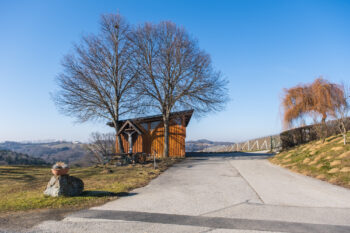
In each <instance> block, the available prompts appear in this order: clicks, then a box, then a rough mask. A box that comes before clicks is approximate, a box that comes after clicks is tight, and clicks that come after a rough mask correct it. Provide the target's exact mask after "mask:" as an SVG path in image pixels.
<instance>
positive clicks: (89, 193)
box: [0, 159, 175, 213]
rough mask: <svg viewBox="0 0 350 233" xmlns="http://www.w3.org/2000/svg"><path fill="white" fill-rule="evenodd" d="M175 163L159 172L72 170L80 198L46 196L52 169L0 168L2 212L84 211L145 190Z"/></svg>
mask: <svg viewBox="0 0 350 233" xmlns="http://www.w3.org/2000/svg"><path fill="white" fill-rule="evenodd" d="M174 162H175V160H170V159H168V160H163V161H160V162H159V163H158V169H153V166H152V164H147V165H135V166H132V165H129V166H125V167H109V169H111V170H112V173H106V172H104V168H101V167H87V168H71V170H70V172H69V174H70V175H72V176H76V177H78V178H80V179H82V180H83V181H84V185H85V188H84V193H83V194H82V195H81V196H77V197H59V198H54V197H45V196H44V195H43V191H44V190H45V188H46V185H47V183H48V181H49V179H50V177H51V176H52V174H51V171H50V168H49V167H39V166H0V197H1V198H0V213H1V212H3V213H4V212H11V211H19V210H33V209H42V208H53V209H54V208H83V207H89V206H93V205H98V204H102V203H105V202H106V201H108V200H113V199H116V198H118V196H119V194H122V193H125V192H129V191H130V190H132V189H135V188H138V187H142V186H144V185H146V184H148V183H149V181H150V180H151V179H153V178H155V177H156V176H158V175H159V174H160V173H161V172H162V171H164V170H165V169H166V168H167V167H169V166H171V165H172V164H173V163H174Z"/></svg>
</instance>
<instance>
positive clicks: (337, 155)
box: [270, 133, 350, 188]
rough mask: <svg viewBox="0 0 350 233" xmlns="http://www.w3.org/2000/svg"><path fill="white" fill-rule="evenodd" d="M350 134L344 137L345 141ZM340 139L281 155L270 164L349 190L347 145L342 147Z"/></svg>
mask: <svg viewBox="0 0 350 233" xmlns="http://www.w3.org/2000/svg"><path fill="white" fill-rule="evenodd" d="M349 137H350V133H349V134H348V138H349ZM342 139H343V137H342V135H336V136H331V137H329V138H327V139H326V141H325V142H324V143H322V140H319V141H313V142H310V143H307V144H304V145H300V146H297V147H294V148H292V149H289V150H286V151H283V152H281V153H279V154H277V155H275V156H274V157H272V158H270V162H272V163H274V164H277V165H280V166H282V167H285V168H288V169H290V170H292V171H295V172H298V173H301V174H304V175H308V176H312V177H315V178H318V179H321V180H325V181H328V182H330V183H333V184H336V185H341V186H343V187H347V188H350V143H347V144H346V145H344V144H343V140H342Z"/></svg>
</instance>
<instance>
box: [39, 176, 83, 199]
mask: <svg viewBox="0 0 350 233" xmlns="http://www.w3.org/2000/svg"><path fill="white" fill-rule="evenodd" d="M83 190H84V183H83V181H82V180H81V179H79V178H77V177H74V176H70V175H62V176H52V177H51V179H50V181H49V183H48V184H47V187H46V190H45V191H44V195H46V196H52V197H59V196H69V197H72V196H77V195H80V194H81V193H82V192H83Z"/></svg>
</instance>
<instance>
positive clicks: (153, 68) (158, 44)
mask: <svg viewBox="0 0 350 233" xmlns="http://www.w3.org/2000/svg"><path fill="white" fill-rule="evenodd" d="M131 40H132V42H133V46H134V56H133V58H134V59H135V64H137V65H138V76H139V79H138V84H137V85H136V88H137V92H138V94H139V95H140V98H139V101H141V102H142V104H141V105H142V106H144V107H145V108H152V109H156V111H159V112H160V113H161V114H162V115H163V122H164V152H163V154H164V156H165V157H167V156H168V155H169V123H170V122H169V118H170V113H171V112H172V111H174V110H183V109H194V110H195V112H196V114H199V113H206V112H209V111H216V110H219V109H221V108H222V107H223V104H224V103H225V102H226V101H227V89H226V84H227V82H226V80H224V79H223V78H222V76H221V74H220V73H219V72H217V71H215V70H214V69H213V67H212V62H211V59H210V56H209V55H208V54H207V53H205V52H204V51H203V50H201V49H200V48H199V47H198V42H197V41H196V40H194V39H192V38H191V37H190V36H189V34H188V33H187V32H186V31H185V30H184V29H183V28H180V27H177V26H176V25H175V24H174V23H172V22H161V23H159V24H150V23H146V24H144V25H142V26H139V27H138V28H137V29H136V30H135V32H134V33H133V36H132V39H131Z"/></svg>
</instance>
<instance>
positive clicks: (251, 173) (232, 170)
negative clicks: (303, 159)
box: [33, 153, 350, 233]
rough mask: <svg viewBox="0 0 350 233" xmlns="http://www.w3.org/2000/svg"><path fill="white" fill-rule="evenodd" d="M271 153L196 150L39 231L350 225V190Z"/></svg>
mask: <svg viewBox="0 0 350 233" xmlns="http://www.w3.org/2000/svg"><path fill="white" fill-rule="evenodd" d="M233 155H234V156H233ZM266 157H267V155H266V154H246V153H235V154H227V155H223V154H221V156H215V157H210V156H204V157H190V158H187V159H186V160H185V161H184V162H181V163H179V164H176V165H175V166H173V167H172V168H170V169H168V170H167V171H166V172H165V173H163V174H162V175H160V176H159V177H158V178H157V179H155V180H153V181H152V182H151V183H150V184H149V185H148V186H146V187H143V188H140V189H136V190H134V191H133V192H132V193H130V195H129V196H126V197H123V198H121V199H118V200H116V201H112V202H109V203H107V204H105V205H103V206H99V207H95V208H91V209H89V210H85V211H80V212H76V213H74V214H73V215H70V216H68V217H67V218H65V219H64V220H63V221H59V222H57V221H46V222H43V223H41V224H39V225H38V226H35V228H33V232H84V233H87V232H162V233H165V232H211V233H216V232H262V231H263V232H266V231H267V232H332V233H336V232H350V190H349V189H345V188H341V187H338V186H334V185H331V184H329V183H326V182H323V181H319V180H316V179H313V178H310V177H306V176H303V175H299V174H296V173H293V172H290V171H288V170H286V169H284V168H280V167H278V166H275V165H272V164H270V163H269V162H268V161H267V160H266Z"/></svg>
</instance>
